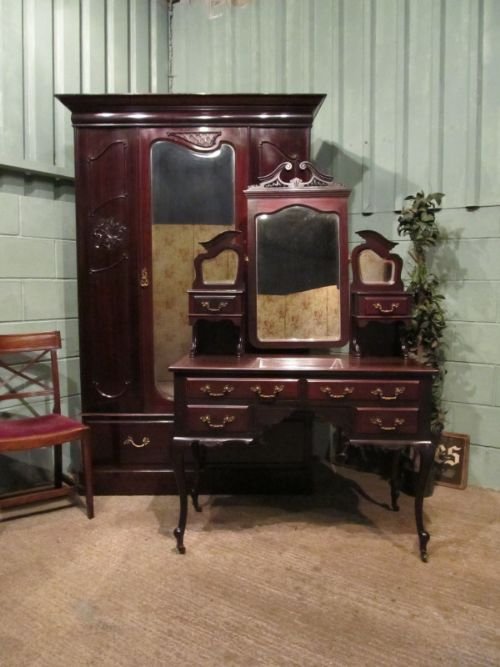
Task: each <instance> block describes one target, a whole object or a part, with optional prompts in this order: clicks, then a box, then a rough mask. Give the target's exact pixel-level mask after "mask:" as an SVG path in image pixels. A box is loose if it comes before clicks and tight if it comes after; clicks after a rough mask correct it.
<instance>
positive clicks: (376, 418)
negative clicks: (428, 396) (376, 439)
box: [354, 408, 418, 435]
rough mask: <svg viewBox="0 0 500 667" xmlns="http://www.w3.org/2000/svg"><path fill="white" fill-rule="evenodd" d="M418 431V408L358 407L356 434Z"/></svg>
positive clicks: (393, 433)
mask: <svg viewBox="0 0 500 667" xmlns="http://www.w3.org/2000/svg"><path fill="white" fill-rule="evenodd" d="M417 431H418V408H392V409H384V408H356V417H355V420H354V432H355V433H356V434H360V433H367V434H377V435H397V434H399V433H406V434H410V433H412V434H413V433H416V432H417Z"/></svg>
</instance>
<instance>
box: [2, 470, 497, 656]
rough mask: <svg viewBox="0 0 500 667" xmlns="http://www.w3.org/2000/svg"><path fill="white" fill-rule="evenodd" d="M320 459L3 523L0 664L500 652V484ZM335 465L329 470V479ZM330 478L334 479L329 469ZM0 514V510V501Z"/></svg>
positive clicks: (491, 653)
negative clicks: (236, 482) (398, 495)
mask: <svg viewBox="0 0 500 667" xmlns="http://www.w3.org/2000/svg"><path fill="white" fill-rule="evenodd" d="M339 472H340V475H338V476H337V477H335V478H334V479H332V478H331V475H330V472H329V471H327V470H326V469H323V472H322V473H321V474H320V477H321V480H320V483H319V490H318V492H317V493H315V494H314V495H313V496H310V497H309V496H302V497H236V496H231V497H203V498H202V501H203V504H204V512H203V513H202V514H195V513H194V512H192V511H190V521H189V523H188V531H187V533H186V546H187V554H186V555H185V556H180V555H178V554H177V553H175V551H174V540H173V538H172V537H171V530H172V528H173V527H174V526H175V523H176V518H177V502H176V498H174V497H150V496H135V497H123V496H120V497H102V496H101V497H97V498H96V512H97V514H96V518H95V519H94V520H93V521H89V520H87V518H86V517H85V515H84V513H83V511H82V509H81V508H75V507H72V508H69V509H64V510H61V511H57V512H50V513H44V514H41V515H38V516H36V517H35V516H30V517H28V518H23V519H16V520H12V521H3V522H2V523H1V524H0V545H1V559H0V592H1V603H2V617H1V623H0V665H1V667H22V666H28V665H29V666H36V667H45V666H47V667H58V666H59V665H61V666H62V665H65V666H66V665H68V664H72V665H78V666H84V665H95V666H107V665H110V666H116V667H119V666H132V665H133V666H138V667H142V666H144V667H150V666H153V667H155V666H170V665H172V666H175V667H181V666H184V665H186V666H189V667H197V666H200V667H215V666H217V667H221V666H223V667H225V666H228V667H230V666H234V667H256V666H265V667H273V666H276V667H278V666H279V667H282V666H283V667H289V666H290V667H295V666H297V667H298V666H300V667H316V666H317V667H320V666H321V667H322V666H327V665H336V666H337V665H340V666H342V665H355V666H365V665H370V666H373V665H384V666H385V665H398V666H402V665H404V666H411V665H426V666H427V665H445V666H447V665H460V666H462V665H481V666H483V665H495V666H497V665H499V664H500V586H499V581H500V563H499V558H498V554H499V551H500V527H499V523H498V519H499V517H500V511H499V508H500V494H499V493H495V492H491V491H485V490H480V489H474V488H469V489H466V490H465V491H459V490H455V489H449V488H445V487H438V488H437V489H436V491H435V493H434V495H433V497H432V498H430V499H428V501H427V502H426V512H425V514H426V517H427V524H428V528H429V530H430V532H431V533H432V538H431V541H430V545H429V552H430V560H429V562H428V563H427V564H424V563H422V562H421V561H420V560H419V557H418V553H417V541H416V536H415V531H414V522H413V508H412V499H411V498H409V497H407V496H402V499H401V511H400V512H399V513H398V514H396V513H393V512H390V511H388V510H387V509H385V508H384V507H382V506H381V505H380V504H376V503H374V502H370V501H369V500H368V499H366V498H363V497H362V496H360V495H359V492H358V483H359V485H360V486H361V487H362V488H364V489H365V490H366V491H367V492H368V493H369V494H370V495H371V496H372V498H373V499H374V500H376V501H377V502H378V503H381V504H383V503H386V502H387V500H388V492H387V487H386V484H385V482H383V481H381V480H379V479H377V478H376V477H375V476H373V475H368V474H361V473H355V472H352V471H347V470H345V469H342V470H340V471H339ZM327 477H328V479H326V478H327ZM326 482H327V483H326ZM3 516H4V517H5V513H4V515H3Z"/></svg>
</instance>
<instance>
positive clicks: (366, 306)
mask: <svg viewBox="0 0 500 667" xmlns="http://www.w3.org/2000/svg"><path fill="white" fill-rule="evenodd" d="M411 304H412V299H411V296H410V295H401V296H390V295H389V296H380V295H378V296H377V295H375V296H361V297H359V300H358V302H357V305H358V307H357V309H356V310H357V312H356V315H364V316H368V317H380V318H389V317H408V316H409V315H410V313H411Z"/></svg>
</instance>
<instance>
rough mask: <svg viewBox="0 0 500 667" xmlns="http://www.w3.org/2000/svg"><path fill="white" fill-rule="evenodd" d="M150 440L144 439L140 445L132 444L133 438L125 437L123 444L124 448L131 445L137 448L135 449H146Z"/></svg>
mask: <svg viewBox="0 0 500 667" xmlns="http://www.w3.org/2000/svg"><path fill="white" fill-rule="evenodd" d="M150 442H151V440H150V439H149V438H146V437H144V438H143V439H142V440H141V442H140V443H137V442H134V438H133V437H132V436H131V435H127V437H126V438H125V440H124V441H123V444H124V445H125V446H127V445H132V447H137V449H141V448H142V447H146V446H147V445H149V443H150Z"/></svg>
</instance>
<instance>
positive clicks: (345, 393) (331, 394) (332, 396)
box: [320, 387, 354, 399]
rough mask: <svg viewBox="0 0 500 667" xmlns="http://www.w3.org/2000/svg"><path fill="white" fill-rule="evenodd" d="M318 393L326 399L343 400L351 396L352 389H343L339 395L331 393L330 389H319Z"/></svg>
mask: <svg viewBox="0 0 500 667" xmlns="http://www.w3.org/2000/svg"><path fill="white" fill-rule="evenodd" d="M320 391H321V392H322V393H323V394H326V395H327V396H328V398H335V399H339V398H345V397H346V396H349V395H350V394H352V392H353V391H354V387H344V391H343V392H342V393H341V394H334V393H333V392H332V388H331V387H320Z"/></svg>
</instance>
